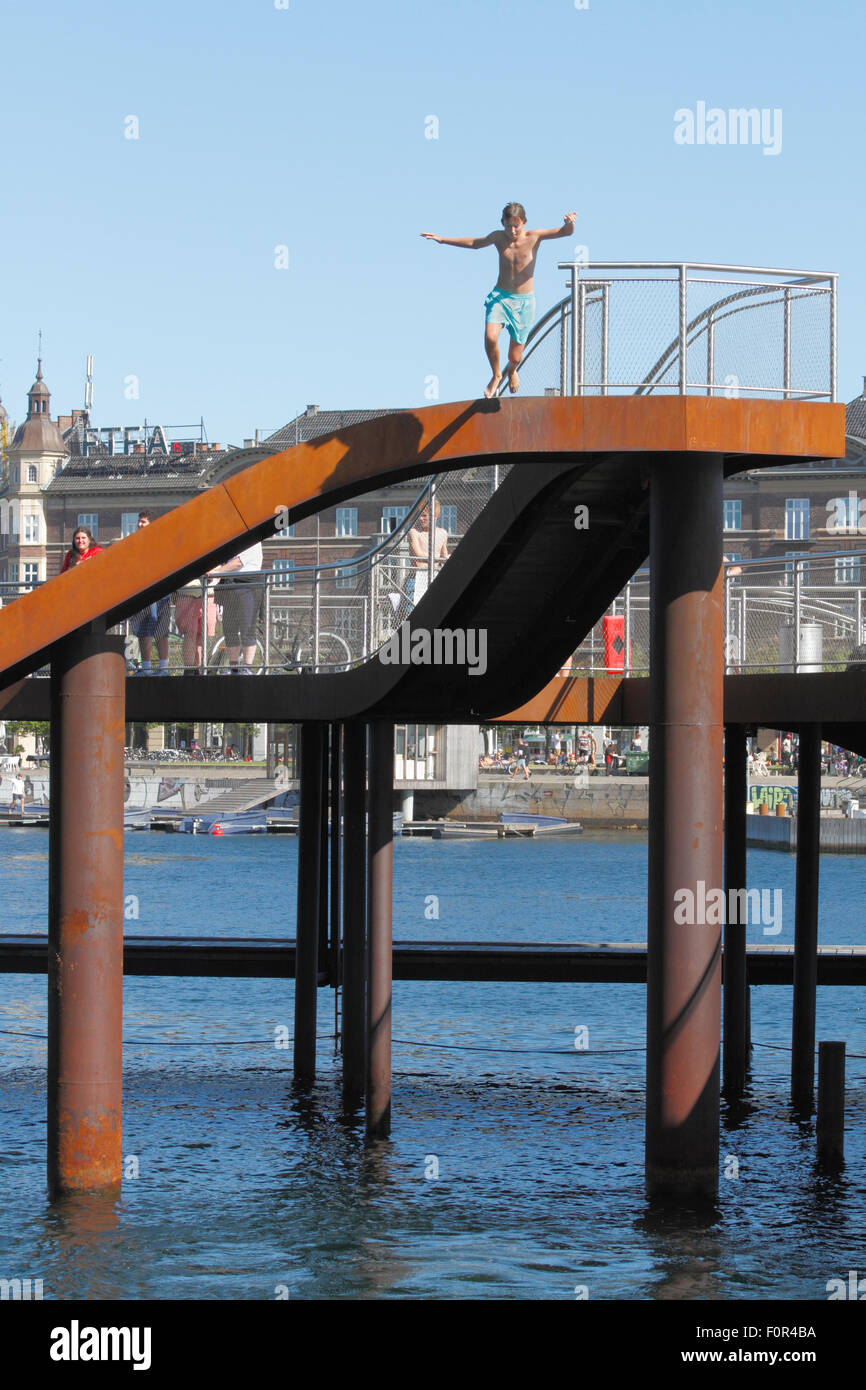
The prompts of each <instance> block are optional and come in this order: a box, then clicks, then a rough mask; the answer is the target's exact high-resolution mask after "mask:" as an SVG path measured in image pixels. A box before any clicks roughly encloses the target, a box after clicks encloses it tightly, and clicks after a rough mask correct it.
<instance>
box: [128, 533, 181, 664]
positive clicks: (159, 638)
mask: <svg viewBox="0 0 866 1390" xmlns="http://www.w3.org/2000/svg"><path fill="white" fill-rule="evenodd" d="M150 522H151V516H150V512H139V514H138V530H139V531H143V530H144V529H145V527H146V526H149V525H150ZM170 623H171V599H170V598H168V597H166V598H160V599H157V601H156V603H151V604H150V605H149V606H148V607H147V608H142V610H141V612H140V613H134V614H133V616H132V617H131V618H130V620H129V625H130V627H131V628H132V631H133V633H134V635H135V636H136V637H137V638H138V645H139V648H140V650H141V670H140V671H138V672H137V674H138V675H139V676H149V675H150V674H151V653H152V651H153V639H154V637H155V638H156V651H157V657H158V659H159V666H158V667H157V675H158V676H167V675H168V629H169V625H170Z"/></svg>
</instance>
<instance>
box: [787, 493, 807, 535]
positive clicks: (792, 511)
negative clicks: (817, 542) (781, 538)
mask: <svg viewBox="0 0 866 1390" xmlns="http://www.w3.org/2000/svg"><path fill="white" fill-rule="evenodd" d="M808 539H809V499H808V497H786V498H785V540H786V541H807V540H808Z"/></svg>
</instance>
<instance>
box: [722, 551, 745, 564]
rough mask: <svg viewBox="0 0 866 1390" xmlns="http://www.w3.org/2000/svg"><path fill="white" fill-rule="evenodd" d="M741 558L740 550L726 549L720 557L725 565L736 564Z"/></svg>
mask: <svg viewBox="0 0 866 1390" xmlns="http://www.w3.org/2000/svg"><path fill="white" fill-rule="evenodd" d="M742 558H743V553H742V551H741V550H726V551H725V553H724V555H723V556H722V559H723V560H724V562H725V564H726V565H738V564H739V563H740V561H741V560H742Z"/></svg>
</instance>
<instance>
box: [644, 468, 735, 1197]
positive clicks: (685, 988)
mask: <svg viewBox="0 0 866 1390" xmlns="http://www.w3.org/2000/svg"><path fill="white" fill-rule="evenodd" d="M650 487H651V498H650V547H651V548H650V567H651V574H652V579H651V592H650V613H651V618H650V621H651V636H650V643H651V650H652V674H651V689H650V724H651V727H652V733H651V737H650V800H649V891H648V931H647V950H648V960H647V1117H646V1178H647V1189H648V1192H649V1195H650V1196H651V1197H655V1196H661V1195H673V1196H676V1197H697V1198H709V1199H711V1198H713V1197H714V1195H715V1194H716V1191H717V1187H718V1160H719V1025H720V1014H721V968H720V953H721V922H722V916H723V907H722V906H721V902H720V900H721V899H722V720H723V707H722V691H723V639H724V624H723V602H722V529H721V528H722V459H721V457H720V456H718V455H708V456H704V457H702V458H700V459H698V458H694V457H693V456H687V455H677V454H673V455H669V456H664V457H658V456H656V457H655V458H653V459H652V462H651V476H650ZM708 894H712V895H713V896H712V897H710V898H708V897H707V895H708Z"/></svg>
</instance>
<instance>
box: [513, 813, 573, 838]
mask: <svg viewBox="0 0 866 1390" xmlns="http://www.w3.org/2000/svg"><path fill="white" fill-rule="evenodd" d="M499 819H500V821H501V822H502V824H503V825H508V826H513V827H514V829H515V830H521V829H525V830H531V831H532V832H533V833H534V834H536V835H546V834H549V833H550V832H551V831H556V830H571V831H572V832H574V833H576V834H583V826H582V825H581V823H580V821H575V820H566V818H565V816H542V815H537V814H536V813H535V812H534V811H503V812H502V814H501V816H500V817H499Z"/></svg>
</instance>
